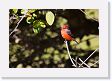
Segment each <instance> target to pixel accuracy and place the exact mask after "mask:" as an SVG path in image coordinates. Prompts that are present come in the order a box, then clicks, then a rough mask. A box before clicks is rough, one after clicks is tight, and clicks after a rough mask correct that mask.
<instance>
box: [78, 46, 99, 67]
mask: <svg viewBox="0 0 112 81" xmlns="http://www.w3.org/2000/svg"><path fill="white" fill-rule="evenodd" d="M98 50H99V48H97V49H96V50H95V51H94V52H93V53H91V54H90V55H89V57H88V58H86V60H85V61H84V62H83V63H82V64H81V65H80V66H79V67H81V66H82V65H83V64H84V63H85V62H86V61H87V60H88V59H89V58H90V57H91V56H92V55H93V54H94V53H95V52H96V51H98Z"/></svg>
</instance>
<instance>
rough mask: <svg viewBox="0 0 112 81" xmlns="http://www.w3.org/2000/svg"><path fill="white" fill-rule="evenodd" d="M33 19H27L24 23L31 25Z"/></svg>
mask: <svg viewBox="0 0 112 81" xmlns="http://www.w3.org/2000/svg"><path fill="white" fill-rule="evenodd" d="M33 20H34V18H33V17H27V19H26V22H27V23H28V24H31V23H32V22H33Z"/></svg>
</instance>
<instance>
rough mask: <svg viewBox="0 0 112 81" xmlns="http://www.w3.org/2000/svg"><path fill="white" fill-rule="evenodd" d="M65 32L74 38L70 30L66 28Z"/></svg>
mask: <svg viewBox="0 0 112 81" xmlns="http://www.w3.org/2000/svg"><path fill="white" fill-rule="evenodd" d="M66 32H67V34H68V35H70V36H71V37H72V38H74V36H73V35H72V33H71V31H70V30H68V29H67V30H66Z"/></svg>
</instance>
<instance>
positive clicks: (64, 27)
mask: <svg viewBox="0 0 112 81" xmlns="http://www.w3.org/2000/svg"><path fill="white" fill-rule="evenodd" d="M68 28H69V26H68V25H67V24H65V25H63V26H61V29H68Z"/></svg>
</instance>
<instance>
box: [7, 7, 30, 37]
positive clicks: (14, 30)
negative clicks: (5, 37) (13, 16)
mask: <svg viewBox="0 0 112 81" xmlns="http://www.w3.org/2000/svg"><path fill="white" fill-rule="evenodd" d="M27 12H28V9H26V10H25V13H24V15H23V16H22V17H21V19H20V20H19V22H18V23H17V25H16V27H15V28H14V30H13V31H12V32H11V33H10V34H9V37H10V36H11V35H12V34H13V33H14V32H15V30H16V29H17V28H18V26H19V24H20V22H21V21H22V20H23V19H24V17H25V16H26V14H27Z"/></svg>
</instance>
